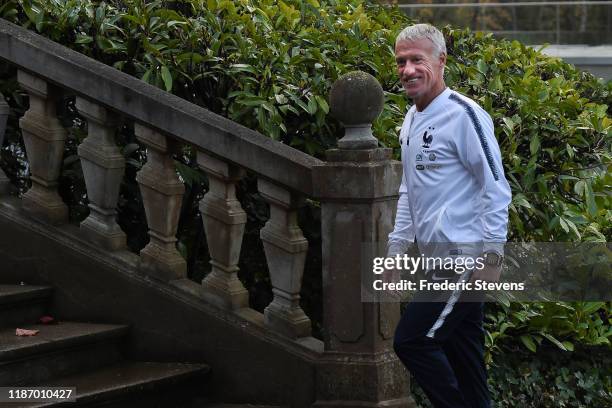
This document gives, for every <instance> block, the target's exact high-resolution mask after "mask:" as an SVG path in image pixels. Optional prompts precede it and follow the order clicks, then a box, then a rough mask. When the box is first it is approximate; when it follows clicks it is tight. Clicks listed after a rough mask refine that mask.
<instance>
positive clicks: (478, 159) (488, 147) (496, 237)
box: [458, 106, 512, 255]
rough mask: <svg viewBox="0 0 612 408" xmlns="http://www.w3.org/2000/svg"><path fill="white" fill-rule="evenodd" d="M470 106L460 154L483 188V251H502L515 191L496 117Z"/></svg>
mask: <svg viewBox="0 0 612 408" xmlns="http://www.w3.org/2000/svg"><path fill="white" fill-rule="evenodd" d="M470 108H471V109H467V110H466V116H467V117H466V118H465V120H464V121H463V122H464V128H463V130H464V132H465V133H464V135H465V137H462V138H460V139H459V140H460V143H461V144H460V146H458V152H459V157H460V160H461V161H462V163H463V165H464V166H465V167H466V168H467V169H468V170H469V171H470V172H471V173H472V175H473V176H474V177H475V178H476V180H477V182H478V183H479V185H480V186H481V188H482V192H483V195H482V198H483V202H482V206H481V216H480V219H481V220H482V225H483V231H484V236H483V241H484V248H483V249H484V252H489V251H493V252H497V253H498V254H500V255H503V253H504V243H505V242H506V238H507V233H508V205H509V204H510V201H511V200H512V193H511V191H510V185H509V184H508V181H507V180H506V176H505V174H504V167H503V164H502V159H501V152H500V149H499V145H498V143H497V140H496V139H495V133H494V131H493V121H492V120H491V117H490V116H489V114H488V113H487V112H486V111H485V110H483V109H482V108H480V107H477V106H476V107H472V106H471V107H470Z"/></svg>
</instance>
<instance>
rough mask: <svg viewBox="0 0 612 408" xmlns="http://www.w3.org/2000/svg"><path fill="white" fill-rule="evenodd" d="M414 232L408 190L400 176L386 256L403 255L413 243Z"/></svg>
mask: <svg viewBox="0 0 612 408" xmlns="http://www.w3.org/2000/svg"><path fill="white" fill-rule="evenodd" d="M414 238H415V232H414V225H413V223H412V215H411V213H410V203H409V201H408V190H407V189H406V182H405V180H404V176H403V175H402V183H401V184H400V189H399V199H398V200H397V212H396V214H395V226H394V228H393V232H391V233H390V234H389V240H388V243H387V256H395V255H397V254H403V253H405V252H406V251H407V250H408V248H409V247H410V245H411V244H413V243H414Z"/></svg>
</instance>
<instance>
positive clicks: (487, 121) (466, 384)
mask: <svg viewBox="0 0 612 408" xmlns="http://www.w3.org/2000/svg"><path fill="white" fill-rule="evenodd" d="M395 57H396V62H397V69H398V74H399V78H400V81H401V83H402V86H403V87H404V90H405V91H406V94H407V95H408V97H409V98H411V99H412V102H413V106H412V107H411V108H410V110H409V111H408V113H407V115H406V118H405V120H404V123H403V126H402V129H401V131H400V143H401V149H402V164H403V171H404V174H403V178H402V183H401V186H400V190H399V193H400V197H399V201H398V206H397V215H396V220H395V228H394V231H393V232H392V233H391V234H390V235H389V242H388V251H387V256H390V257H394V256H396V255H397V254H404V253H405V252H406V251H407V249H408V248H409V246H411V245H412V244H413V243H414V242H415V240H416V242H417V245H418V247H419V252H420V253H425V255H426V256H432V255H437V256H442V255H447V256H455V257H457V256H474V257H477V256H479V255H482V256H483V258H484V259H485V262H484V264H485V267H484V268H482V269H475V268H472V269H470V270H468V271H467V272H465V273H464V274H463V275H461V276H457V277H456V278H457V279H455V280H456V281H458V280H461V281H464V282H465V281H468V280H471V281H475V280H477V279H480V280H489V281H495V280H496V279H498V278H499V273H500V270H501V269H500V265H501V259H502V257H503V246H504V243H505V241H506V233H507V222H508V204H509V203H510V200H511V193H510V188H509V185H508V182H507V181H506V179H505V176H504V170H503V166H502V161H501V154H500V150H499V146H498V144H497V141H496V139H495V136H494V133H493V122H492V120H491V117H490V116H489V115H488V114H487V113H486V112H485V111H484V110H483V109H482V108H481V107H480V106H478V104H476V102H474V101H473V100H471V99H469V98H467V97H465V96H463V95H461V94H459V93H457V92H454V91H452V90H450V89H449V88H447V87H446V85H445V82H444V67H445V64H446V45H445V42H444V37H443V35H442V33H440V31H439V30H437V29H436V28H435V27H432V26H430V25H427V24H417V25H413V26H410V27H407V28H406V29H404V30H403V31H402V32H401V33H400V34H399V35H398V37H397V39H396V43H395ZM440 243H442V244H443V245H439V244H440ZM461 243H462V244H461ZM431 248H434V249H431ZM440 248H442V250H441V249H440ZM449 248H451V249H449ZM474 248H478V249H477V251H478V252H479V253H475V252H474V251H476V250H475V249H474ZM440 251H442V252H440ZM434 272H436V271H434ZM452 274H453V275H454V274H455V273H454V272H452ZM432 276H433V275H432ZM436 280H437V279H436ZM462 296H463V294H462V293H461V291H453V292H452V294H450V295H449V296H447V297H445V298H444V301H440V302H415V301H413V302H411V303H409V304H408V306H407V307H406V309H405V311H404V314H403V315H402V318H401V320H400V323H399V324H398V327H397V329H396V333H395V339H394V348H395V352H396V353H397V355H398V357H399V358H400V360H401V361H402V362H403V363H404V365H405V366H406V367H407V368H408V370H409V371H410V372H411V373H412V374H413V375H414V377H415V379H416V381H417V382H418V383H419V384H420V385H421V387H422V388H423V390H424V391H425V393H426V394H427V396H428V397H429V399H430V401H431V402H432V404H433V405H434V406H435V407H436V408H443V407H448V408H468V407H469V408H476V407H478V408H481V407H489V406H490V397H489V392H488V389H487V375H486V368H485V364H484V359H483V350H484V332H483V328H482V321H483V304H482V302H461V299H463V298H462Z"/></svg>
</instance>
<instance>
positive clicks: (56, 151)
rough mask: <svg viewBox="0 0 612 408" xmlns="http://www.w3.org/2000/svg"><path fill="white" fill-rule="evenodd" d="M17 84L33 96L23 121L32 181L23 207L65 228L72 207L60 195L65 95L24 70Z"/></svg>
mask: <svg viewBox="0 0 612 408" xmlns="http://www.w3.org/2000/svg"><path fill="white" fill-rule="evenodd" d="M17 80H18V81H19V84H20V85H21V87H22V88H24V89H25V90H26V91H27V92H28V94H29V96H30V108H29V109H28V111H27V112H26V113H25V115H23V117H22V118H21V119H20V120H19V126H20V127H21V132H22V134H23V141H24V144H25V147H26V152H27V154H28V161H29V164H30V178H31V180H32V187H31V188H30V189H29V190H28V191H27V192H26V193H25V194H24V195H23V207H24V209H25V210H26V211H27V212H28V213H30V214H31V215H32V216H34V217H36V218H39V219H42V220H44V221H46V222H50V223H53V224H61V223H64V222H66V221H67V220H68V207H66V204H64V202H63V201H62V199H61V197H60V196H59V194H58V193H57V179H58V177H59V174H60V170H61V166H62V157H63V154H64V141H65V140H66V130H65V129H64V128H63V127H62V125H61V123H60V121H59V120H58V119H57V117H56V113H55V104H56V98H57V97H58V96H59V95H60V94H61V93H60V92H59V91H58V90H57V89H54V88H52V87H51V86H50V85H48V84H47V83H46V82H45V81H44V80H42V79H40V78H38V77H35V76H33V75H30V74H28V73H26V72H24V71H21V70H20V71H19V72H18V74H17Z"/></svg>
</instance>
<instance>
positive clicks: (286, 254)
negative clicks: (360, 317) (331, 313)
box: [257, 179, 311, 338]
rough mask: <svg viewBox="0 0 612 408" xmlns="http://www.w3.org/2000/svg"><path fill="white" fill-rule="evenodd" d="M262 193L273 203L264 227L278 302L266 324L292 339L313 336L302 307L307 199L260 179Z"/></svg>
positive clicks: (266, 316)
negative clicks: (300, 215)
mask: <svg viewBox="0 0 612 408" xmlns="http://www.w3.org/2000/svg"><path fill="white" fill-rule="evenodd" d="M257 186H258V189H259V192H260V193H261V195H262V196H263V198H264V199H265V200H266V201H267V202H268V204H270V219H269V220H268V222H267V223H266V225H265V227H264V228H262V230H261V233H260V236H261V240H262V241H263V246H264V251H265V253H266V259H267V261H268V270H269V271H270V279H271V280H272V292H273V293H274V299H273V300H272V303H270V305H269V306H268V307H266V309H265V310H264V322H265V324H266V325H267V326H268V327H270V328H271V329H273V330H275V331H277V332H279V333H282V334H284V335H286V336H288V337H291V338H297V337H306V336H310V334H311V324H310V319H309V318H308V316H306V314H305V313H304V311H303V310H302V308H301V307H300V290H301V288H302V276H303V275H304V262H305V261H306V252H307V251H308V241H307V240H306V238H304V235H303V234H302V230H301V229H300V227H299V226H298V223H297V209H298V208H299V207H300V205H301V204H302V202H303V198H302V197H299V196H295V195H293V194H291V192H290V191H287V190H286V189H284V188H282V187H279V186H278V185H276V184H274V183H271V182H269V181H266V180H264V179H259V180H258V183H257Z"/></svg>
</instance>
